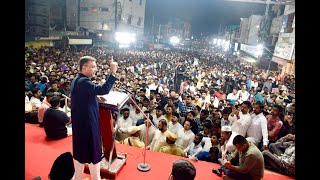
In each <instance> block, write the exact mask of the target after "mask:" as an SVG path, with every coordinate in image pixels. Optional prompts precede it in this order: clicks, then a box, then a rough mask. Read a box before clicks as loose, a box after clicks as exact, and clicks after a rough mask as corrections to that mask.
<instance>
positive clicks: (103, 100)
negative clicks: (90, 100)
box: [97, 96, 107, 103]
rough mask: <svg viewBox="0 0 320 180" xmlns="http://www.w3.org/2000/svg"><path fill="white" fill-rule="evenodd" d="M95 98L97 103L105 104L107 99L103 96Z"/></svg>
mask: <svg viewBox="0 0 320 180" xmlns="http://www.w3.org/2000/svg"><path fill="white" fill-rule="evenodd" d="M97 98H98V102H99V103H105V102H106V101H107V99H106V98H104V97H103V96H97Z"/></svg>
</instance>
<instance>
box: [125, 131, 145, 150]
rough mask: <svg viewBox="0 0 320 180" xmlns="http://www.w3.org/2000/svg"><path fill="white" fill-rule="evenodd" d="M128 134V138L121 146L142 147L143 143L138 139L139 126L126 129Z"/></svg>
mask: <svg viewBox="0 0 320 180" xmlns="http://www.w3.org/2000/svg"><path fill="white" fill-rule="evenodd" d="M128 133H129V134H130V137H128V138H126V139H125V140H123V144H126V145H129V146H134V147H138V148H143V147H144V142H142V141H141V140H140V138H139V136H140V133H141V131H140V126H131V127H129V128H128Z"/></svg>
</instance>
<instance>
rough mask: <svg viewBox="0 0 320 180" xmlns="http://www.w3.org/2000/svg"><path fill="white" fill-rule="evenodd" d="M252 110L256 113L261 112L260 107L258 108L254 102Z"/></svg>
mask: <svg viewBox="0 0 320 180" xmlns="http://www.w3.org/2000/svg"><path fill="white" fill-rule="evenodd" d="M253 112H254V113H255V114H257V115H258V114H260V113H261V112H262V109H261V108H260V106H259V105H257V104H255V105H254V106H253Z"/></svg>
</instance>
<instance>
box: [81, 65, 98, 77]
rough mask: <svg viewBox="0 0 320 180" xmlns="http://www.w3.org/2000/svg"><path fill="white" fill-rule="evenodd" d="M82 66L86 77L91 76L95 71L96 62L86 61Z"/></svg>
mask: <svg viewBox="0 0 320 180" xmlns="http://www.w3.org/2000/svg"><path fill="white" fill-rule="evenodd" d="M82 68H84V69H83V71H84V74H85V75H86V76H87V77H93V76H94V75H95V73H96V72H97V64H96V62H95V61H88V63H86V64H85V65H84V66H83V67H82Z"/></svg>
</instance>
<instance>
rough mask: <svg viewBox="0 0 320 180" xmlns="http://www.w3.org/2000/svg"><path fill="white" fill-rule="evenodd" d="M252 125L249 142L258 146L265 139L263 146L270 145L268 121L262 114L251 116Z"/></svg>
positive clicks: (248, 133)
mask: <svg viewBox="0 0 320 180" xmlns="http://www.w3.org/2000/svg"><path fill="white" fill-rule="evenodd" d="M251 119H252V121H251V125H250V126H249V128H248V131H247V140H248V141H250V142H252V143H253V144H255V145H256V146H258V144H259V143H260V141H261V139H262V138H263V145H268V143H269V140H268V128H267V119H266V117H265V116H264V115H263V113H262V112H261V113H260V114H258V115H256V114H252V115H251Z"/></svg>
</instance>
